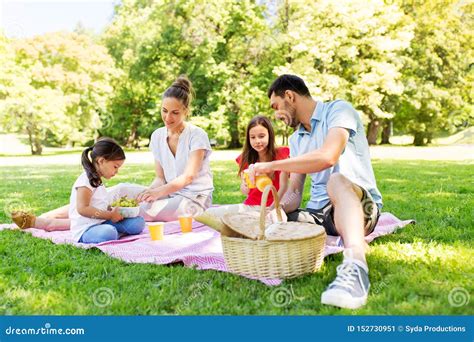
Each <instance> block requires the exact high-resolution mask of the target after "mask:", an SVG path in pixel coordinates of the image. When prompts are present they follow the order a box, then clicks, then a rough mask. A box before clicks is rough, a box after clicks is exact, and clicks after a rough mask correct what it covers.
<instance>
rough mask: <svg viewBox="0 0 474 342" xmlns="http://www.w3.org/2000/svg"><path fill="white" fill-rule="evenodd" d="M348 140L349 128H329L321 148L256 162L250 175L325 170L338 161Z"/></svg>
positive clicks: (303, 172)
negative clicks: (283, 157) (296, 154)
mask: <svg viewBox="0 0 474 342" xmlns="http://www.w3.org/2000/svg"><path fill="white" fill-rule="evenodd" d="M348 140H349V132H348V131H347V129H345V128H341V127H333V128H331V129H330V130H329V132H328V135H327V136H326V140H325V141H324V144H323V146H322V147H321V148H320V149H317V150H314V151H311V152H308V153H305V154H303V155H301V156H298V157H294V158H289V159H283V160H275V161H272V162H268V163H256V164H254V167H250V168H249V176H250V177H255V175H258V174H260V173H270V172H273V171H277V170H280V171H284V172H290V173H301V174H308V173H314V172H319V171H322V170H325V169H327V168H330V167H332V166H334V164H336V163H337V161H338V160H339V157H340V155H341V153H342V152H343V151H344V148H345V147H346V144H347V141H348ZM251 179H252V178H251Z"/></svg>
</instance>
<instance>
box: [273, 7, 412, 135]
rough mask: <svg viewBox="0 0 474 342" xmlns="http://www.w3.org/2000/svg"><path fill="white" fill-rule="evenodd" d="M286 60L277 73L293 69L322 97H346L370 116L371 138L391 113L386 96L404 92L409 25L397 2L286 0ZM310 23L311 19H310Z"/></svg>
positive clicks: (293, 71) (317, 95) (409, 34)
mask: <svg viewBox="0 0 474 342" xmlns="http://www.w3.org/2000/svg"><path fill="white" fill-rule="evenodd" d="M288 6H289V10H288V9H284V11H285V13H286V12H289V19H285V20H288V36H289V39H291V48H290V50H289V52H288V56H287V62H286V63H285V64H283V65H281V66H279V67H277V68H276V69H275V72H276V73H277V74H282V73H295V74H299V75H301V76H302V77H303V78H304V79H305V80H306V81H307V83H308V85H309V88H310V91H311V93H312V95H313V96H315V97H317V98H319V99H321V100H332V99H335V98H342V99H347V100H349V101H350V102H352V103H353V104H354V106H355V107H356V108H357V109H358V110H360V111H361V112H362V113H363V114H364V115H365V118H366V121H368V126H369V127H368V139H369V142H370V143H375V142H376V141H375V140H376V138H377V135H378V129H379V127H380V122H381V121H382V120H384V119H387V118H392V117H393V116H394V114H395V112H393V111H391V110H390V109H391V108H390V106H389V102H390V98H391V97H394V96H398V95H400V94H401V93H402V91H403V85H402V83H401V82H400V78H401V74H400V72H399V70H400V68H401V67H402V63H401V57H400V56H401V53H402V52H403V51H404V50H405V49H407V48H408V46H409V43H410V40H411V38H412V27H411V25H410V23H409V21H408V18H407V17H406V16H405V15H404V13H403V12H402V11H401V10H400V8H399V7H398V6H397V5H396V4H392V5H389V4H385V3H384V2H383V1H381V0H369V1H365V0H364V1H362V0H345V1H338V2H334V1H329V0H319V1H290V2H289V4H288ZM309 23H310V24H309Z"/></svg>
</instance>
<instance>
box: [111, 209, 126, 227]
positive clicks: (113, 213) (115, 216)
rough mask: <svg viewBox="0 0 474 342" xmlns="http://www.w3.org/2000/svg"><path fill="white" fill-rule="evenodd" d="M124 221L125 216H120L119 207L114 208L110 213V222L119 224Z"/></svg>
mask: <svg viewBox="0 0 474 342" xmlns="http://www.w3.org/2000/svg"><path fill="white" fill-rule="evenodd" d="M122 220H123V216H122V215H121V214H120V211H119V209H118V208H117V207H115V208H113V209H112V211H111V212H110V221H112V222H113V223H116V222H119V221H122Z"/></svg>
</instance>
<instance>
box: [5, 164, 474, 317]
mask: <svg viewBox="0 0 474 342" xmlns="http://www.w3.org/2000/svg"><path fill="white" fill-rule="evenodd" d="M212 168H213V172H214V182H215V187H216V190H215V195H214V200H215V202H216V203H238V202H241V201H242V200H243V197H242V195H241V194H240V193H239V190H238V189H239V187H238V180H237V178H235V177H233V176H231V175H233V174H235V171H236V170H235V165H234V163H233V162H232V161H226V162H223V161H220V162H213V163H212ZM374 169H375V173H376V176H377V179H378V184H379V187H380V190H381V192H382V194H383V195H384V202H385V207H384V210H385V211H389V212H392V213H393V214H395V215H396V216H398V217H400V218H402V219H410V218H411V219H416V221H417V224H416V225H410V226H408V227H406V228H404V229H403V230H400V231H398V232H397V233H396V234H393V235H390V236H386V237H382V238H379V239H377V240H375V241H374V242H373V243H372V245H371V246H372V248H371V252H370V254H368V256H367V259H368V263H369V266H370V279H371V282H372V289H371V293H370V296H369V300H368V303H367V305H366V306H365V307H364V308H362V309H359V310H357V311H350V310H345V309H338V308H333V307H329V306H324V305H321V303H320V296H321V292H322V291H323V290H324V288H325V287H326V286H327V284H328V283H329V282H331V281H332V280H333V278H334V276H335V273H336V266H337V265H338V264H339V263H340V262H341V259H342V256H341V255H333V256H330V257H328V258H326V259H325V263H324V266H323V268H322V270H321V271H320V272H318V273H315V274H311V275H307V276H303V277H300V278H297V279H292V280H287V281H285V282H284V283H283V284H282V285H281V286H279V287H276V288H272V287H267V286H265V285H263V284H262V283H260V282H258V281H253V280H248V279H246V278H243V277H239V276H236V275H232V274H228V273H222V272H216V271H197V270H194V269H191V268H185V267H182V266H180V265H173V266H158V265H152V264H127V263H124V262H122V261H119V260H116V259H113V258H111V257H109V256H106V255H104V254H102V253H101V252H100V251H99V250H96V249H92V250H82V249H79V248H74V247H72V246H65V245H54V244H52V243H51V242H49V241H46V240H41V239H37V238H33V237H31V236H30V235H29V234H26V233H23V232H21V231H19V230H15V231H8V230H7V231H1V232H0V257H1V263H0V314H2V315H5V314H14V315H31V314H34V315H74V314H78V315H102V314H105V315H174V314H183V315H208V314H233V315H248V314H250V315H253V314H262V315H282V314H285V315H335V314H362V315H378V314H382V315H385V314H392V315H419V314H426V315H453V314H461V315H465V314H473V313H474V305H473V302H474V299H473V298H470V300H469V298H466V295H467V296H469V295H471V297H472V295H473V286H474V284H473V275H474V267H473V264H474V263H473V260H474V252H473V230H474V228H473V226H474V224H473V207H474V203H473V202H474V201H473V195H472V194H473V193H474V185H473V174H474V167H473V165H472V164H468V163H460V162H419V161H416V162H415V161H387V160H384V161H375V162H374ZM80 172H81V169H80V167H79V166H61V165H52V166H44V167H36V166H35V167H26V166H25V167H0V174H1V179H2V182H1V183H0V191H1V194H2V196H1V198H0V208H5V207H7V208H8V207H11V206H12V205H18V204H23V205H27V206H29V207H30V208H31V209H33V210H34V211H35V212H36V213H41V212H43V211H46V210H50V209H52V208H55V207H57V206H60V205H63V204H65V203H67V201H68V198H69V191H70V187H71V185H72V183H73V181H74V180H75V178H76V177H77V175H78V174H79V173H80ZM152 177H153V167H152V165H151V164H149V165H125V166H124V167H123V168H122V169H121V172H120V175H119V176H117V177H116V178H114V179H113V181H111V182H110V183H109V184H108V185H113V184H116V183H118V182H124V181H127V182H137V183H141V184H147V183H149V182H151V180H152ZM307 186H308V184H307ZM307 193H308V192H307V191H306V194H307ZM306 200H307V196H306ZM0 222H2V223H5V222H8V218H7V216H6V214H5V212H4V210H2V212H0ZM98 288H106V290H104V291H105V292H103V293H102V295H104V296H109V298H111V299H113V300H111V301H109V302H110V304H109V305H105V306H104V305H101V303H102V302H101V301H100V298H99V299H98V292H96V290H97V289H98ZM459 288H460V289H459ZM282 294H283V297H284V295H286V297H284V300H283V303H281V302H279V301H278V300H279V299H280V300H281V296H280V295H282ZM463 296H464V297H463ZM460 304H462V305H460Z"/></svg>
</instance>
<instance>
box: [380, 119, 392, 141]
mask: <svg viewBox="0 0 474 342" xmlns="http://www.w3.org/2000/svg"><path fill="white" fill-rule="evenodd" d="M391 135H392V120H385V121H384V124H383V129H382V141H381V142H380V143H381V144H390V136H391Z"/></svg>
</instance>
